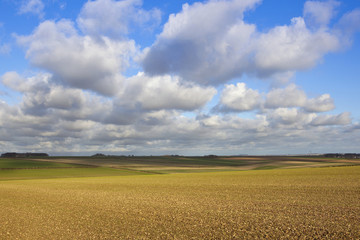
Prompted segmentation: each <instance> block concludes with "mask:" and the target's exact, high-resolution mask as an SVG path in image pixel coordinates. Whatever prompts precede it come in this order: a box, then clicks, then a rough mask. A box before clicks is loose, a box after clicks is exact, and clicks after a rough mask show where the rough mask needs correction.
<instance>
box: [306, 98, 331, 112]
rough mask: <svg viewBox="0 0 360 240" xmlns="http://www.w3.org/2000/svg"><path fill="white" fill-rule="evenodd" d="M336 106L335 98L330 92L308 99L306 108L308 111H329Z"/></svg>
mask: <svg viewBox="0 0 360 240" xmlns="http://www.w3.org/2000/svg"><path fill="white" fill-rule="evenodd" d="M334 108H335V105H334V100H333V99H332V98H331V97H330V95H329V94H323V95H321V96H319V97H317V98H312V99H309V100H308V101H307V103H306V104H305V106H304V109H305V110H306V111H308V112H328V111H331V110H333V109H334Z"/></svg>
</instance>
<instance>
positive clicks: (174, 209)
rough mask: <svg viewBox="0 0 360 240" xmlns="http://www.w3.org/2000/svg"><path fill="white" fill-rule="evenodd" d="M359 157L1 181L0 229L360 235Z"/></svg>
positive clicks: (29, 234) (43, 234)
mask: <svg viewBox="0 0 360 240" xmlns="http://www.w3.org/2000/svg"><path fill="white" fill-rule="evenodd" d="M359 177H360V167H333V168H316V169H291V170H284V169H283V170H264V171H260V170H259V171H243V172H216V173H197V174H195V173H191V174H189V173H188V174H169V175H148V176H121V177H94V178H71V179H70V178H68V179H48V180H44V179H43V180H26V181H6V182H5V181H3V182H0V208H1V209H2V214H1V215H2V217H1V219H0V238H1V239H17V238H18V239H48V238H49V236H51V238H54V239H116V238H118V239H119V238H120V239H191V238H194V239H231V238H235V239H239V238H273V239H281V238H284V239H286V238H287V239H288V238H309V239H310V238H311V239H312V238H321V239H324V238H325V239H326V238H331V239H358V238H360V226H359V224H358V223H359V222H360V178H359Z"/></svg>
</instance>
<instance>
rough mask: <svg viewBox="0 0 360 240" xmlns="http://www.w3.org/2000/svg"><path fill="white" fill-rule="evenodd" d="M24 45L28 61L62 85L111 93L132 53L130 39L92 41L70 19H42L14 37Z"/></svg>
mask: <svg viewBox="0 0 360 240" xmlns="http://www.w3.org/2000/svg"><path fill="white" fill-rule="evenodd" d="M17 39H18V42H19V43H21V44H23V45H25V46H27V47H28V49H27V51H26V57H27V58H28V59H29V60H30V62H31V64H33V65H34V66H37V67H41V68H43V69H45V70H47V71H49V72H51V73H54V75H55V78H57V79H58V80H59V81H60V82H63V83H64V84H68V85H70V86H73V87H78V88H82V89H89V90H93V91H95V92H98V93H100V94H103V95H114V94H116V92H117V91H118V90H119V88H120V87H121V81H122V79H123V77H122V76H121V74H120V73H121V71H124V70H125V69H126V68H127V67H128V63H129V58H130V56H131V55H132V54H133V53H135V52H136V47H135V43H134V42H133V41H130V40H129V41H112V40H110V39H109V38H106V37H104V38H103V39H102V40H103V41H101V42H99V41H95V40H94V39H92V38H90V37H88V36H79V35H78V34H77V32H76V29H75V28H74V26H73V24H72V22H70V21H67V20H61V21H59V22H53V21H45V22H43V23H41V24H40V25H39V26H38V27H37V29H36V30H35V31H34V32H33V34H32V35H30V36H19V37H17Z"/></svg>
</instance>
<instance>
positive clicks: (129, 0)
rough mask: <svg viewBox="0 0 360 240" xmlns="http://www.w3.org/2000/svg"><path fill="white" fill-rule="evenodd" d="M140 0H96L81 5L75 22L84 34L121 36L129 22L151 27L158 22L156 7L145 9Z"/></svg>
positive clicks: (126, 29) (158, 14)
mask: <svg viewBox="0 0 360 240" xmlns="http://www.w3.org/2000/svg"><path fill="white" fill-rule="evenodd" d="M141 5H142V1H141V0H123V1H114V0H96V1H88V2H87V3H85V5H84V6H83V8H82V10H81V12H80V14H79V17H78V19H77V23H78V24H79V26H80V28H81V30H82V31H83V32H84V33H85V34H89V35H91V36H109V37H115V38H121V37H124V36H125V35H127V34H128V32H129V31H130V29H131V28H130V26H131V24H137V25H140V26H142V27H150V28H151V27H153V26H156V25H158V24H159V23H160V20H161V12H160V10H158V9H155V8H154V9H152V10H150V11H146V10H144V9H142V8H141Z"/></svg>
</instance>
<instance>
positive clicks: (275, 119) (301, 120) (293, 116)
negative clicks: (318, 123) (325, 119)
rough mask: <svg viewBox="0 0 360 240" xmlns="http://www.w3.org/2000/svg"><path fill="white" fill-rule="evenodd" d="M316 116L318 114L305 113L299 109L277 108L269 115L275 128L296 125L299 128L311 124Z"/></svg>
mask: <svg viewBox="0 0 360 240" xmlns="http://www.w3.org/2000/svg"><path fill="white" fill-rule="evenodd" d="M315 116H316V114H308V113H304V112H302V111H300V110H299V109H297V108H277V109H275V110H273V111H271V112H270V113H268V117H269V120H271V122H272V124H274V125H275V126H277V125H278V124H282V125H292V126H294V125H296V126H297V127H298V128H302V127H303V126H304V125H306V124H308V123H310V122H311V121H312V119H313V118H314V117H315Z"/></svg>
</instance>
